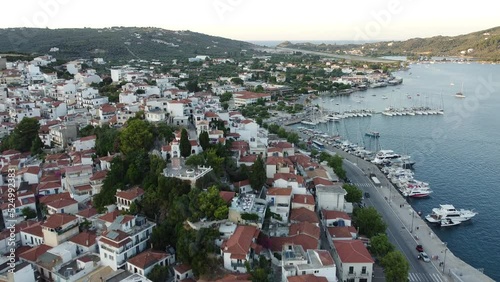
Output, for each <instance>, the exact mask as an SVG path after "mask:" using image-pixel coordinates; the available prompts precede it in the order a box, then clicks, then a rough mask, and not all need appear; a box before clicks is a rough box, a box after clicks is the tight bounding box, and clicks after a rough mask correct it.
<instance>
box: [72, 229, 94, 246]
mask: <svg viewBox="0 0 500 282" xmlns="http://www.w3.org/2000/svg"><path fill="white" fill-rule="evenodd" d="M96 239H97V235H96V234H95V233H94V232H90V231H83V232H81V233H79V234H78V235H76V236H73V237H71V238H70V239H69V241H71V242H73V243H75V244H78V245H81V246H85V247H90V246H92V245H94V244H95V243H96Z"/></svg>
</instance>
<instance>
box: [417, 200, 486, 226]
mask: <svg viewBox="0 0 500 282" xmlns="http://www.w3.org/2000/svg"><path fill="white" fill-rule="evenodd" d="M476 215H477V212H475V211H474V210H465V209H460V210H457V209H455V207H454V206H453V205H449V204H446V205H439V208H433V209H432V213H431V214H428V215H426V216H425V219H426V220H427V221H428V222H431V223H439V222H441V220H442V219H446V218H450V219H453V220H455V221H459V222H462V221H467V220H469V219H471V218H473V217H474V216H476Z"/></svg>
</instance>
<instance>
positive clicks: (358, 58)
mask: <svg viewBox="0 0 500 282" xmlns="http://www.w3.org/2000/svg"><path fill="white" fill-rule="evenodd" d="M273 50H274V49H273ZM276 50H284V51H290V52H301V53H304V54H311V55H318V56H324V57H332V58H337V59H344V60H350V61H361V62H369V63H395V62H398V61H395V60H389V59H382V58H374V57H363V56H354V55H340V54H333V53H326V52H316V51H308V50H301V49H293V48H282V47H277V48H276Z"/></svg>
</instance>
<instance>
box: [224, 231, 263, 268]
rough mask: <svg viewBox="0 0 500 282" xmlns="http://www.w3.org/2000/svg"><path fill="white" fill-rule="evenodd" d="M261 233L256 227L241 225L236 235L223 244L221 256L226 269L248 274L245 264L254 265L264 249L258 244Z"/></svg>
mask: <svg viewBox="0 0 500 282" xmlns="http://www.w3.org/2000/svg"><path fill="white" fill-rule="evenodd" d="M259 232H260V231H259V229H258V228H257V227H255V226H250V225H240V226H238V227H237V228H236V231H235V232H234V234H233V235H232V236H231V237H230V238H229V239H228V240H227V241H224V242H223V243H222V246H221V254H222V256H223V259H224V268H225V269H227V270H231V271H235V272H236V271H237V272H241V273H246V267H245V262H247V261H248V262H249V263H252V261H253V259H254V258H255V257H256V255H258V254H259V253H260V250H261V249H262V247H261V246H260V245H257V243H256V240H257V237H258V236H259Z"/></svg>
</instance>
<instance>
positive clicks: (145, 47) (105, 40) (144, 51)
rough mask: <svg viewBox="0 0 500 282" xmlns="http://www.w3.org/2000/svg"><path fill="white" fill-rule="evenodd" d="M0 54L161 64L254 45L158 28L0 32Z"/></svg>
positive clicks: (221, 53) (214, 54)
mask: <svg viewBox="0 0 500 282" xmlns="http://www.w3.org/2000/svg"><path fill="white" fill-rule="evenodd" d="M0 38H2V40H0V53H2V52H4V53H5V52H9V51H15V52H21V53H35V54H41V55H43V54H47V53H48V52H49V50H50V49H51V48H52V47H57V48H59V51H58V52H57V57H58V58H60V59H76V58H95V57H100V58H104V60H106V61H113V62H115V61H122V60H130V59H143V60H153V59H158V60H161V61H165V60H171V59H182V58H188V57H193V56H195V55H209V56H223V55H226V56H227V55H236V54H238V53H240V52H241V50H242V49H251V48H252V47H253V46H254V45H252V44H250V43H247V42H243V41H237V40H231V39H227V38H222V37H215V36H210V35H206V34H201V33H196V32H191V31H172V30H165V29H160V28H137V27H112V28H103V29H91V28H83V29H36V28H8V29H0Z"/></svg>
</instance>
